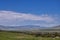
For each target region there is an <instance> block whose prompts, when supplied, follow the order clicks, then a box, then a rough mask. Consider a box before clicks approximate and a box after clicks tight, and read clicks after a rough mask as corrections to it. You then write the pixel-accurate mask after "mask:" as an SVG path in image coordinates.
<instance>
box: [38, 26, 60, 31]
mask: <svg viewBox="0 0 60 40" xmlns="http://www.w3.org/2000/svg"><path fill="white" fill-rule="evenodd" d="M39 31H42V32H60V25H58V26H54V27H49V28H46V29H39Z"/></svg>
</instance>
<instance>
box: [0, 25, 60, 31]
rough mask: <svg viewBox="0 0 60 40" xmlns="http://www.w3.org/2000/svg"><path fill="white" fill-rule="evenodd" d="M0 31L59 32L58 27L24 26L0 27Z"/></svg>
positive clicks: (59, 27)
mask: <svg viewBox="0 0 60 40" xmlns="http://www.w3.org/2000/svg"><path fill="white" fill-rule="evenodd" d="M0 30H12V31H13V30H16V31H21V30H24V31H25V30H38V31H60V25H58V26H54V27H40V26H37V25H25V26H3V25H0Z"/></svg>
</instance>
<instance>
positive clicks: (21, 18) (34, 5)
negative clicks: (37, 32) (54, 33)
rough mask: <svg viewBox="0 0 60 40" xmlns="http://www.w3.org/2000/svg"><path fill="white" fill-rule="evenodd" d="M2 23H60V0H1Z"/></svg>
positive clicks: (39, 24) (54, 24)
mask: <svg viewBox="0 0 60 40" xmlns="http://www.w3.org/2000/svg"><path fill="white" fill-rule="evenodd" d="M0 25H8V26H9V25H12V26H17V25H19V26H21V25H38V26H41V27H52V26H57V25H60V0H0Z"/></svg>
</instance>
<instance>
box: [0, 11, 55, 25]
mask: <svg viewBox="0 0 60 40" xmlns="http://www.w3.org/2000/svg"><path fill="white" fill-rule="evenodd" d="M54 22H55V18H53V17H51V16H49V15H47V14H45V15H44V14H43V15H40V16H38V15H34V14H29V13H28V14H26V13H18V12H14V11H0V24H1V25H25V24H26V25H29V24H30V25H34V24H35V25H38V24H40V25H41V26H43V25H44V26H48V24H49V25H51V24H52V23H54ZM54 24H55V23H54Z"/></svg>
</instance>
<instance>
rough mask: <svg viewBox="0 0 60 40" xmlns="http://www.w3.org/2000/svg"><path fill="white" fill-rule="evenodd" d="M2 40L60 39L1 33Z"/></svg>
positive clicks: (56, 39) (57, 39) (59, 39)
mask: <svg viewBox="0 0 60 40" xmlns="http://www.w3.org/2000/svg"><path fill="white" fill-rule="evenodd" d="M0 40H60V38H52V37H40V36H39V37H36V36H34V35H28V34H24V33H16V32H5V31H0Z"/></svg>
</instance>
